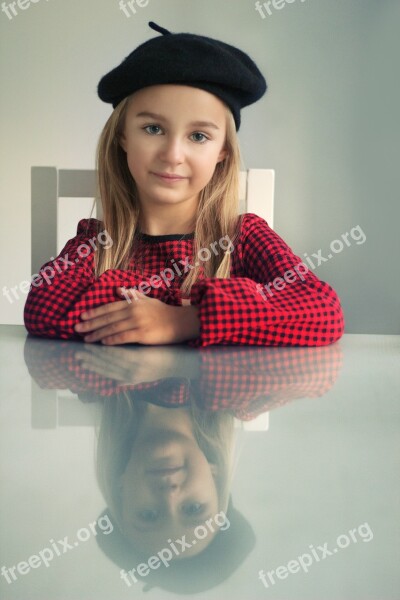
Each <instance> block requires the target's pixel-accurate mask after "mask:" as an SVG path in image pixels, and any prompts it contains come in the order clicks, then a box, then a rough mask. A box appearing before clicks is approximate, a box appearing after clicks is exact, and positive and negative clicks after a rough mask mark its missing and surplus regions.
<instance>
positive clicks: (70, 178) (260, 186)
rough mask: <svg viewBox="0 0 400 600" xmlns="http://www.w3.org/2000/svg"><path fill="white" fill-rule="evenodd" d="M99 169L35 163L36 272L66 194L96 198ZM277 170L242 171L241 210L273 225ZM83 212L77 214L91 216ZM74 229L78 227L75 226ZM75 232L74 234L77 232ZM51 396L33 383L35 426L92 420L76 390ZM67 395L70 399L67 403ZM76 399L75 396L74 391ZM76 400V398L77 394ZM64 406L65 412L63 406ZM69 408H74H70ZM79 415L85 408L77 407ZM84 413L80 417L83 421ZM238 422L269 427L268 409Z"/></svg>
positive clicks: (51, 243)
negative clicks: (57, 166) (74, 399)
mask: <svg viewBox="0 0 400 600" xmlns="http://www.w3.org/2000/svg"><path fill="white" fill-rule="evenodd" d="M96 187H97V186H96V171H94V170H82V169H57V168H56V167H32V169H31V210H32V215H31V252H32V254H31V269H32V275H33V274H34V273H38V272H39V269H40V267H41V266H42V265H43V264H44V263H45V262H47V261H49V260H51V258H52V257H55V256H57V254H58V252H57V248H58V243H57V242H58V240H57V222H58V209H59V200H60V199H64V198H66V199H68V198H92V199H94V198H95V195H96ZM274 189H275V171H274V170H273V169H248V170H247V171H242V172H241V173H240V182H239V200H240V204H239V212H240V214H242V213H246V212H248V213H255V214H257V215H259V216H260V217H262V218H263V219H265V220H266V221H267V223H268V224H269V226H270V227H271V228H273V217H274ZM101 214H102V212H101V205H100V202H96V211H95V214H93V217H95V218H98V219H101ZM87 217H88V214H84V211H82V215H81V216H80V217H79V218H82V219H83V218H87ZM75 232H76V229H75ZM75 232H74V234H75ZM59 233H60V238H61V242H62V245H64V243H65V242H66V241H67V239H69V237H71V236H68V235H67V234H66V233H65V234H64V233H63V232H62V230H61V231H60V232H59ZM46 394H47V398H48V402H47V404H46V403H43V390H41V389H40V388H37V386H36V384H35V383H34V382H33V386H32V410H33V414H32V426H33V427H34V428H48V427H56V426H57V424H60V419H59V417H60V416H61V414H63V415H64V418H61V423H69V424H71V425H72V424H75V425H79V424H81V425H84V424H85V425H87V424H88V421H89V422H90V421H91V415H92V411H91V410H90V414H89V415H87V416H88V421H87V420H85V419H84V422H81V423H79V422H76V420H75V418H74V414H75V407H74V404H73V403H72V402H71V397H75V396H76V395H74V394H71V393H68V392H66V391H65V390H63V391H57V392H56V391H55V390H46ZM65 397H68V398H69V400H70V401H69V402H67V403H65ZM76 400H77V397H76ZM77 401H78V400H77ZM61 408H62V410H61V412H60V409H61ZM70 413H71V414H70ZM77 414H79V415H81V409H79V410H78V411H77ZM80 420H81V418H79V419H78V421H80ZM235 426H236V428H240V429H244V430H246V431H266V430H268V427H269V414H268V413H263V414H261V415H259V416H258V417H257V418H256V419H254V420H252V421H248V422H243V421H238V420H236V423H235Z"/></svg>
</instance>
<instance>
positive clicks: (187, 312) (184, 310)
mask: <svg viewBox="0 0 400 600" xmlns="http://www.w3.org/2000/svg"><path fill="white" fill-rule="evenodd" d="M179 309H180V310H179V313H177V318H178V322H177V325H178V330H179V331H178V337H179V338H180V340H179V341H186V340H192V339H195V338H197V337H199V335H200V319H199V317H198V312H199V309H198V308H197V306H191V305H190V306H180V307H179Z"/></svg>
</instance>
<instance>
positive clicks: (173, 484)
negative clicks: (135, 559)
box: [120, 407, 219, 556]
mask: <svg viewBox="0 0 400 600" xmlns="http://www.w3.org/2000/svg"><path fill="white" fill-rule="evenodd" d="M167 410H168V409H165V408H164V409H161V408H159V407H157V408H156V411H157V412H156V418H157V420H156V421H154V419H153V420H151V421H149V422H147V421H146V420H144V421H143V422H142V423H141V427H140V429H139V433H138V435H137V437H136V439H135V442H134V444H133V447H132V453H131V457H130V460H129V462H128V464H127V466H126V469H125V472H124V474H123V475H122V476H121V479H120V485H121V499H122V522H123V524H124V534H125V536H126V537H127V538H128V539H130V540H132V541H133V542H134V543H135V545H137V546H138V547H140V549H141V551H142V552H144V553H145V552H146V551H147V552H148V553H150V554H151V553H152V552H155V551H158V550H161V549H162V548H163V547H164V546H165V542H166V540H167V539H168V538H172V539H177V538H178V537H179V538H181V536H182V535H183V534H186V536H187V539H188V540H192V539H193V531H194V529H195V527H196V526H197V525H199V524H203V525H204V524H205V521H206V520H207V519H209V518H211V519H212V518H213V516H214V515H215V514H216V513H217V512H218V510H219V509H218V492H217V487H216V482H215V479H214V478H215V477H216V467H215V466H214V465H211V464H210V463H209V462H208V461H207V459H206V457H205V456H204V454H203V452H202V451H201V450H200V448H199V446H198V444H197V441H196V440H195V438H194V437H193V433H192V431H191V423H190V418H189V416H187V415H183V414H182V411H179V409H174V411H169V412H170V413H171V412H172V414H167V416H168V418H169V420H168V421H165V420H160V419H162V417H163V415H162V412H163V411H164V412H166V411H167ZM175 411H179V413H178V414H177V415H176V416H174V415H175ZM158 413H161V416H158V417H157V414H158ZM174 418H175V419H176V420H175V421H174ZM217 530H218V527H217V526H215V525H214V532H212V531H209V533H208V535H207V537H206V538H204V539H202V540H201V541H200V540H198V542H197V545H196V547H194V546H193V548H191V549H188V550H186V551H185V556H190V555H193V554H197V553H198V552H201V551H202V550H203V549H204V548H205V547H206V546H208V544H209V543H210V542H211V541H212V539H213V538H214V536H215V535H216V533H217Z"/></svg>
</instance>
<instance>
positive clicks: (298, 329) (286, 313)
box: [24, 213, 344, 347]
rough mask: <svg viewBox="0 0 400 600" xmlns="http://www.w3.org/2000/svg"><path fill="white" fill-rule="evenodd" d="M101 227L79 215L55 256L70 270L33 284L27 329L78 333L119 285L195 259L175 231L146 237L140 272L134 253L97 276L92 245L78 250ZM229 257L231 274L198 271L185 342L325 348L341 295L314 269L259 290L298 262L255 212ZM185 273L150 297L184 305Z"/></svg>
mask: <svg viewBox="0 0 400 600" xmlns="http://www.w3.org/2000/svg"><path fill="white" fill-rule="evenodd" d="M100 225H101V223H100V222H99V221H97V219H82V220H81V221H79V223H78V229H77V235H76V236H75V237H74V238H72V239H71V240H69V241H68V242H67V244H66V245H65V247H64V248H63V250H62V251H61V253H60V254H59V257H64V258H65V257H67V258H68V265H69V266H68V268H65V269H63V268H62V267H61V268H58V269H54V271H55V274H54V277H53V279H52V280H51V283H50V284H47V283H46V282H45V281H43V282H42V285H40V286H36V287H35V286H34V285H33V284H32V285H31V287H30V291H29V294H28V297H27V300H26V304H25V309H24V322H25V326H26V329H27V330H28V331H29V332H30V333H32V334H34V335H37V336H41V337H50V338H61V339H76V340H78V339H82V338H83V335H82V334H80V333H78V332H76V331H75V330H74V325H75V324H76V323H78V322H79V321H80V318H79V316H80V314H81V313H82V312H84V311H85V310H89V309H91V308H95V307H97V306H100V305H102V304H105V303H108V302H115V301H117V300H118V301H120V300H121V298H120V297H118V296H117V294H116V292H115V289H116V287H118V286H126V287H135V286H138V285H139V284H140V283H142V282H149V279H150V277H151V276H152V275H157V274H160V272H162V271H163V270H164V269H165V268H166V267H168V268H171V269H172V268H173V264H172V263H173V259H174V260H175V263H176V264H178V265H179V266H180V268H181V270H182V271H183V265H184V262H185V259H187V258H188V257H189V261H190V262H191V260H192V251H193V234H187V235H186V236H185V237H184V238H183V239H182V240H180V239H179V238H180V237H181V236H173V235H169V236H168V235H166V236H144V238H143V240H142V242H141V244H142V246H141V247H142V248H143V249H144V250H145V252H144V257H143V268H144V271H143V273H144V274H143V275H142V272H141V270H140V269H139V268H138V266H139V265H138V264H134V260H133V258H132V260H131V262H130V265H129V269H128V270H126V271H124V270H121V269H109V270H108V271H106V272H105V273H103V274H102V275H101V276H100V277H99V278H97V279H96V278H95V277H94V274H93V260H94V253H93V251H92V252H91V253H90V254H89V255H88V256H87V257H86V258H82V257H81V256H80V255H79V250H78V248H79V246H80V244H83V243H85V242H88V240H89V239H91V238H92V237H93V236H95V235H97V232H98V231H100V230H101V229H100ZM88 245H89V246H90V244H88ZM220 251H221V252H222V249H220ZM59 257H57V258H56V259H55V260H54V261H49V262H48V263H45V265H43V267H42V269H44V268H45V267H46V266H49V267H51V266H52V265H53V263H58V258H59ZM231 259H232V269H231V277H230V278H229V279H219V278H216V277H211V278H204V277H203V278H201V279H200V280H199V281H197V282H196V283H195V284H194V285H193V287H192V289H191V293H190V300H191V304H192V305H197V306H198V315H199V320H200V335H199V337H197V338H195V339H192V340H188V341H187V342H186V343H187V344H188V345H189V346H192V347H204V346H209V345H213V344H218V345H252V346H324V345H328V344H331V343H333V342H335V341H337V340H338V339H339V338H340V337H341V336H342V334H343V332H344V316H343V312H342V307H341V303H340V300H339V298H338V296H337V294H336V292H335V291H334V289H333V288H332V287H331V286H330V285H329V284H328V283H325V282H323V281H321V280H319V279H318V278H317V277H316V275H315V274H314V273H312V272H311V271H308V272H304V270H303V271H301V273H302V276H301V277H300V276H298V277H295V279H294V280H293V278H292V281H291V282H290V283H286V284H285V286H284V288H283V289H280V290H279V291H278V290H277V289H275V287H273V286H271V287H270V291H271V293H268V291H265V289H264V294H263V295H262V294H261V292H260V290H263V286H265V285H266V284H272V282H273V281H274V280H275V278H277V277H281V278H282V279H283V277H284V275H285V273H287V272H288V271H289V270H291V271H293V269H294V268H295V267H298V265H299V264H300V263H301V262H302V261H301V259H300V258H299V257H298V256H296V255H295V254H294V253H293V252H292V250H291V248H290V247H289V246H288V245H287V244H286V243H285V242H284V241H283V240H282V238H281V237H280V236H279V235H278V234H277V233H275V232H274V231H273V230H272V229H271V228H270V227H269V225H268V224H267V222H266V221H265V220H264V219H262V218H261V217H259V216H258V215H256V214H254V213H246V214H244V215H243V218H242V222H241V235H240V239H239V240H238V241H237V243H236V247H235V249H234V251H233V252H232V254H231ZM180 261H182V263H181V262H180ZM60 264H62V261H61V262H60ZM63 264H64V265H65V264H66V263H65V261H64V263H63ZM42 269H41V270H42ZM303 273H304V274H303ZM182 277H186V274H184V273H183V274H182V275H181V276H179V275H178V273H176V271H175V278H174V279H173V280H171V281H170V282H169V285H167V284H166V283H164V282H163V284H162V286H161V287H158V288H155V287H151V290H150V293H149V295H150V296H151V297H154V298H158V299H159V300H161V301H163V302H166V303H167V304H173V305H178V306H179V305H181V304H182V296H181V293H180V290H179V287H180V285H181V283H182ZM260 284H261V285H260ZM150 285H151V284H150Z"/></svg>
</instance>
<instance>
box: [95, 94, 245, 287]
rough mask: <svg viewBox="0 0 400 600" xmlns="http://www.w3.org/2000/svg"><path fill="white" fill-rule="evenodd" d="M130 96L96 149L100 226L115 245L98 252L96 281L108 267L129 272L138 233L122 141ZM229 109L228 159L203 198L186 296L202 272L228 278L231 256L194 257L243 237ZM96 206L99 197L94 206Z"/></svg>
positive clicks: (236, 149)
mask: <svg viewBox="0 0 400 600" xmlns="http://www.w3.org/2000/svg"><path fill="white" fill-rule="evenodd" d="M130 98H131V96H129V97H127V98H125V99H124V100H122V102H120V103H119V104H118V106H117V107H116V108H115V109H114V111H113V112H112V114H111V115H110V117H109V119H108V121H107V122H106V124H105V126H104V128H103V131H102V133H101V135H100V138H99V142H98V145H97V156H96V162H97V174H98V196H99V200H100V201H101V206H102V212H103V219H102V222H101V227H102V228H103V229H105V230H106V231H107V232H108V234H109V236H110V237H111V239H112V240H113V244H112V246H111V247H108V248H104V247H102V246H101V245H99V247H97V248H96V251H95V257H94V265H95V266H94V269H95V271H94V275H95V277H100V275H102V273H104V272H105V271H107V269H123V270H126V269H128V268H129V262H130V260H131V258H132V252H133V249H134V238H135V234H136V233H137V232H139V226H140V225H139V223H140V217H141V208H140V202H139V198H138V194H137V189H136V185H135V181H134V179H133V177H132V175H131V173H130V171H129V168H128V164H127V158H126V153H125V151H124V150H123V148H122V147H121V145H120V143H119V142H120V139H121V136H122V133H123V129H124V124H125V116H126V111H127V108H128V105H129V102H130ZM225 110H226V117H227V118H226V140H225V148H226V150H227V151H228V152H227V156H226V158H225V159H224V160H223V161H221V162H219V163H217V165H216V168H215V171H214V173H213V176H212V178H211V180H210V181H209V182H208V184H207V185H206V186H205V188H204V189H203V190H202V191H201V192H200V195H199V204H198V209H197V214H196V223H195V232H194V240H193V256H192V259H193V260H192V262H191V264H192V265H195V266H194V267H193V268H192V269H191V270H190V271H189V272H188V275H187V277H185V278H184V281H183V284H182V285H181V292H182V295H184V296H188V295H189V293H190V289H191V287H192V285H193V284H194V283H195V282H196V281H197V280H198V279H199V277H200V274H201V273H200V272H201V269H204V276H205V277H219V278H229V277H230V270H231V258H230V252H225V253H211V257H210V259H209V260H207V261H204V262H201V261H196V258H195V257H197V255H198V252H199V250H201V249H202V248H208V247H209V245H210V244H211V243H212V242H215V241H216V240H220V239H221V238H223V237H225V236H229V239H230V240H231V241H232V244H233V245H234V244H235V241H236V239H237V237H238V236H239V233H240V218H239V217H240V215H239V171H240V164H241V158H240V150H239V144H238V139H237V134H236V128H235V121H234V118H233V115H232V113H231V111H230V110H229V108H228V107H227V106H225ZM95 203H96V199H95V202H94V205H95ZM94 205H93V206H94ZM92 210H93V209H92ZM196 262H197V265H196V264H195V263H196Z"/></svg>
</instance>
